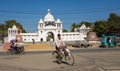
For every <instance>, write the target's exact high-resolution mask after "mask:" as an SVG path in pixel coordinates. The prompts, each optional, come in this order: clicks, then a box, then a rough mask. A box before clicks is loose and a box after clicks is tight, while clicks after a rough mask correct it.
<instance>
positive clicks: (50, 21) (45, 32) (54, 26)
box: [8, 9, 90, 42]
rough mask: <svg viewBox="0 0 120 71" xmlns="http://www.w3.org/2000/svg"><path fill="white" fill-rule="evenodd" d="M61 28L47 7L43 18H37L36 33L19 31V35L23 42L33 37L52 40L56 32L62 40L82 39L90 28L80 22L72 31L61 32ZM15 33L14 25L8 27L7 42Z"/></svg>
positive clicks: (37, 40) (38, 40) (44, 40)
mask: <svg viewBox="0 0 120 71" xmlns="http://www.w3.org/2000/svg"><path fill="white" fill-rule="evenodd" d="M62 28H63V27H62V22H61V20H60V19H59V18H58V19H57V20H55V19H54V17H53V15H52V14H51V12H50V9H48V12H47V14H46V15H45V17H44V20H43V19H40V20H39V22H38V28H37V32H36V33H20V35H22V39H23V42H33V41H32V40H33V39H34V40H35V42H46V41H54V39H56V38H57V34H58V33H59V34H61V35H62V39H63V41H82V40H85V37H86V36H87V32H89V30H90V28H89V27H86V26H85V25H84V24H82V26H81V27H80V28H77V29H75V31H74V32H62ZM17 34H18V29H17V27H16V26H15V25H14V26H13V27H12V28H9V29H8V42H9V41H10V40H12V39H15V37H16V35H17Z"/></svg>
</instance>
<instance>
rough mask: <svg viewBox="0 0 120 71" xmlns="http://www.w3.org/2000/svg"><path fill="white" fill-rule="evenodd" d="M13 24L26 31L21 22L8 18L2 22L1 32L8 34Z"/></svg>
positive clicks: (4, 34)
mask: <svg viewBox="0 0 120 71" xmlns="http://www.w3.org/2000/svg"><path fill="white" fill-rule="evenodd" d="M13 25H16V26H17V27H19V28H20V29H21V30H22V32H24V33H25V32H26V31H25V29H23V27H22V25H21V24H20V23H18V22H16V21H15V20H8V21H5V23H4V24H0V34H2V35H3V36H7V31H8V28H11V27H12V26H13Z"/></svg>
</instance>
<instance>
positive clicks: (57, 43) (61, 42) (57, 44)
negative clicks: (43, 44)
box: [55, 38, 65, 47]
mask: <svg viewBox="0 0 120 71" xmlns="http://www.w3.org/2000/svg"><path fill="white" fill-rule="evenodd" d="M55 45H56V46H57V47H61V46H65V43H64V42H63V41H62V40H60V39H58V38H57V39H56V40H55Z"/></svg>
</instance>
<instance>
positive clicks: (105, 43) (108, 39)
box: [100, 36, 117, 47]
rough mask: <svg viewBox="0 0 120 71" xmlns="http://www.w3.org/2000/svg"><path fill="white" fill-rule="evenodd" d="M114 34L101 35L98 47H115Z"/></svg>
mask: <svg viewBox="0 0 120 71" xmlns="http://www.w3.org/2000/svg"><path fill="white" fill-rule="evenodd" d="M116 38H117V37H116V36H103V37H102V39H101V45H100V47H115V46H117V44H116Z"/></svg>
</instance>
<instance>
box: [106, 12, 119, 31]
mask: <svg viewBox="0 0 120 71" xmlns="http://www.w3.org/2000/svg"><path fill="white" fill-rule="evenodd" d="M108 24H109V29H110V31H113V30H116V29H120V16H118V15H116V14H115V13H111V14H110V16H109V18H108Z"/></svg>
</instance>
